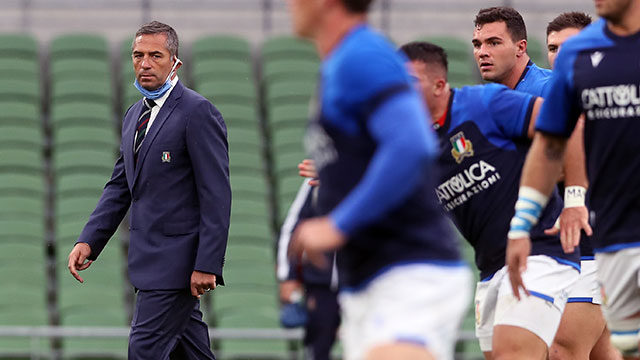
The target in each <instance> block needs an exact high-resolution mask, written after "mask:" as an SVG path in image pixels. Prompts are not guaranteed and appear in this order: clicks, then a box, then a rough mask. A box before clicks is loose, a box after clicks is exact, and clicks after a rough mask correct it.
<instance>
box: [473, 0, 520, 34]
mask: <svg viewBox="0 0 640 360" xmlns="http://www.w3.org/2000/svg"><path fill="white" fill-rule="evenodd" d="M500 21H502V22H504V23H505V24H506V25H507V31H508V32H509V35H511V40H513V41H514V42H516V41H520V40H527V27H526V26H525V24H524V19H522V15H520V13H519V12H517V11H516V9H514V8H511V7H507V6H495V7H490V8H485V9H481V10H480V11H478V14H477V15H476V19H475V21H474V25H475V26H476V27H478V26H482V25H484V24H490V23H494V22H500Z"/></svg>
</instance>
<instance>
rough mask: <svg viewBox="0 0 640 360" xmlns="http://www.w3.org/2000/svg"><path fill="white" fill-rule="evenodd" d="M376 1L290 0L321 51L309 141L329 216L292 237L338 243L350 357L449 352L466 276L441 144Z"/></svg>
mask: <svg viewBox="0 0 640 360" xmlns="http://www.w3.org/2000/svg"><path fill="white" fill-rule="evenodd" d="M371 2H372V1H371V0H289V5H290V10H291V12H292V15H293V23H294V28H295V31H296V33H297V34H299V35H301V36H304V37H308V38H311V39H313V40H314V41H315V43H316V47H317V48H318V51H319V54H320V56H321V58H322V72H321V84H320V85H321V86H320V89H321V90H320V99H321V101H320V103H319V107H320V109H319V112H318V116H317V117H315V118H314V119H312V120H311V122H310V124H309V130H308V134H307V136H306V139H305V143H306V146H307V148H308V150H309V152H310V153H311V154H312V157H313V159H314V161H315V166H316V169H317V171H318V174H319V181H320V183H321V186H320V187H319V190H318V210H319V211H320V214H321V215H322V216H320V217H316V218H313V219H309V220H305V221H303V222H301V223H300V224H299V225H298V227H297V228H296V230H295V231H294V235H293V237H292V240H291V244H290V251H291V253H292V254H301V253H304V254H305V256H306V257H307V258H308V259H309V260H311V261H312V262H320V263H322V262H324V261H323V259H324V257H323V253H324V252H325V251H328V250H333V249H339V252H338V270H339V273H340V279H341V280H340V286H341V288H340V294H339V302H340V307H341V312H342V320H343V323H342V331H341V336H342V341H343V345H344V354H345V358H346V359H412V360H414V359H415V360H422V359H445V360H447V359H452V358H453V344H454V342H455V340H456V335H457V330H458V328H459V325H460V322H461V319H462V316H463V314H464V311H465V309H466V306H467V303H468V302H467V301H468V299H469V297H470V279H471V274H470V271H469V269H468V267H467V266H466V265H464V264H463V263H462V261H461V258H460V254H459V251H458V248H457V243H456V240H455V236H454V234H453V233H452V232H451V229H450V227H449V224H448V222H447V220H446V218H445V215H444V213H443V212H442V209H441V208H440V206H439V205H438V203H437V200H436V198H435V194H434V193H433V188H434V187H435V176H434V174H433V171H434V166H435V164H434V162H435V157H436V155H437V142H436V139H435V137H434V136H433V134H432V133H431V132H430V131H429V128H428V122H429V116H428V114H427V111H426V109H425V107H424V105H423V104H422V102H421V99H420V97H419V95H418V94H417V92H416V91H415V90H414V89H413V87H412V82H411V78H410V77H409V75H408V73H407V70H406V68H405V64H404V63H405V60H406V59H405V58H403V57H402V56H400V55H399V54H397V53H396V51H395V50H394V48H393V46H392V45H391V44H390V43H389V42H388V41H387V40H385V39H384V38H383V37H382V36H381V35H379V34H378V33H376V32H375V31H373V30H372V29H371V28H370V27H369V26H368V25H366V12H367V9H368V8H369V5H370V4H371Z"/></svg>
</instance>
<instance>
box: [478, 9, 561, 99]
mask: <svg viewBox="0 0 640 360" xmlns="http://www.w3.org/2000/svg"><path fill="white" fill-rule="evenodd" d="M474 25H475V28H474V31H473V39H472V40H471V43H472V44H473V56H474V59H475V61H476V64H477V65H478V69H479V70H480V76H482V79H483V80H486V81H489V82H494V83H498V84H503V85H505V86H507V87H509V88H510V89H514V90H518V91H523V92H526V93H528V94H531V95H534V96H542V95H543V93H544V87H545V85H546V83H547V81H548V79H549V78H550V77H551V71H550V70H548V69H543V68H541V67H538V66H537V65H536V64H534V63H533V61H531V58H530V57H529V55H528V54H527V28H526V26H525V23H524V20H523V19H522V15H520V13H519V12H518V11H516V10H515V9H513V8H510V7H504V6H498V7H491V8H486V9H481V10H480V11H479V12H478V14H477V15H476V18H475V21H474Z"/></svg>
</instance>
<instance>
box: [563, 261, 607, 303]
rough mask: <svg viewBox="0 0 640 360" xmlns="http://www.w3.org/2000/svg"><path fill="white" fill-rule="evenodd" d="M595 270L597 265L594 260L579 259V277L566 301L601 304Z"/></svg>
mask: <svg viewBox="0 0 640 360" xmlns="http://www.w3.org/2000/svg"><path fill="white" fill-rule="evenodd" d="M597 270H598V266H597V265H596V261H595V260H582V261H580V277H579V278H578V281H576V283H575V285H574V286H573V288H572V289H571V291H570V292H569V299H568V300H567V303H591V304H596V305H601V304H602V295H601V292H600V284H599V283H598V276H597V274H596V272H597Z"/></svg>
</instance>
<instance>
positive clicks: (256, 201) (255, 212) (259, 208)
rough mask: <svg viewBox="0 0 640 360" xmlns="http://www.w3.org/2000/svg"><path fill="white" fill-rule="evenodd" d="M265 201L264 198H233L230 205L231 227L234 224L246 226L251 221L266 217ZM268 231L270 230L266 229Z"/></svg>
mask: <svg viewBox="0 0 640 360" xmlns="http://www.w3.org/2000/svg"><path fill="white" fill-rule="evenodd" d="M266 200H267V199H266V198H253V199H246V198H239V199H236V198H234V199H233V202H232V204H231V227H233V228H235V227H236V224H238V225H240V224H241V223H244V224H245V225H246V224H247V223H250V221H251V220H252V219H259V218H261V217H265V216H267V214H269V210H268V208H267V201H266ZM249 226H250V225H249ZM263 230H264V229H263ZM269 231H270V230H269V229H267V232H269ZM241 233H242V232H239V234H241ZM234 236H235V234H234Z"/></svg>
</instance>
